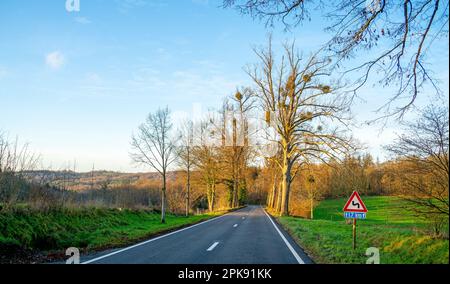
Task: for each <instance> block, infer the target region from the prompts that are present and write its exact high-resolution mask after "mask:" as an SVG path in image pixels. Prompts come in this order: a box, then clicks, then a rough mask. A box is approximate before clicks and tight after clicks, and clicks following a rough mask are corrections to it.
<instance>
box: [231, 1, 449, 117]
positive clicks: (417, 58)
mask: <svg viewBox="0 0 450 284" xmlns="http://www.w3.org/2000/svg"><path fill="white" fill-rule="evenodd" d="M223 5H224V7H235V8H237V9H238V10H239V11H240V12H241V13H243V14H249V15H251V16H252V17H254V18H258V19H262V20H264V21H266V24H267V25H273V24H274V23H275V22H276V21H281V22H282V23H283V24H284V25H285V27H286V28H287V29H289V28H291V27H293V26H298V25H299V24H301V23H303V22H304V21H307V20H311V15H312V11H313V10H314V14H315V15H317V14H318V15H319V16H321V17H324V18H325V19H326V20H327V21H323V22H326V23H327V25H326V26H324V27H323V28H324V29H325V30H326V31H330V32H331V33H332V39H331V40H330V41H329V42H328V43H326V44H325V45H324V47H323V51H324V52H326V53H327V54H330V55H332V56H334V57H335V58H336V62H335V66H336V67H339V66H340V65H343V64H342V63H343V61H346V60H348V59H352V58H355V57H356V58H361V57H362V58H363V63H362V64H360V63H357V65H355V66H353V67H350V68H348V69H346V71H345V72H344V74H347V75H348V77H349V78H352V79H354V78H356V79H355V81H354V82H355V85H354V88H353V91H355V92H356V91H357V90H359V89H360V88H361V87H362V86H363V85H365V84H366V83H367V82H368V79H369V78H370V77H374V76H377V77H376V78H378V80H379V82H380V83H381V84H383V85H396V86H397V91H396V92H395V93H394V94H393V95H392V97H391V98H390V100H389V101H388V102H386V104H385V105H383V106H382V107H381V108H380V109H379V110H384V111H385V113H386V115H387V116H389V115H398V116H399V117H402V115H403V114H404V113H405V112H406V111H407V110H408V109H409V108H410V107H411V106H412V105H413V103H414V102H415V100H416V98H417V96H418V95H419V93H420V91H421V89H422V87H423V86H424V83H426V82H429V83H430V85H431V86H432V87H434V88H435V89H436V91H437V93H438V94H439V93H440V90H439V88H438V86H437V81H436V80H435V78H434V77H433V76H432V73H431V72H430V69H429V67H427V55H428V54H430V53H431V50H432V47H433V46H434V45H435V44H436V43H437V42H439V39H440V38H442V37H444V38H446V37H448V15H449V2H448V1H442V0H404V1H388V0H372V1H365V0H363V1H353V0H338V1H321V0H224V1H223ZM369 51H370V52H369ZM346 66H348V65H347V64H346ZM405 98H406V99H407V101H406V102H405V100H404V99H405ZM394 102H401V104H400V105H398V106H397V107H394V106H393V103H394Z"/></svg>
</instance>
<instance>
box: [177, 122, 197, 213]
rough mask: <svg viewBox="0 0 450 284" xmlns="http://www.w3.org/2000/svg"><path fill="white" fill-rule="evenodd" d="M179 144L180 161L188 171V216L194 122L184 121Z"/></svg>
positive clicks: (188, 209)
mask: <svg viewBox="0 0 450 284" xmlns="http://www.w3.org/2000/svg"><path fill="white" fill-rule="evenodd" d="M179 137H180V139H179V144H180V145H179V146H178V151H177V155H178V158H179V159H178V162H179V165H180V166H181V167H182V168H183V170H185V171H186V217H187V216H189V212H190V208H191V205H190V193H191V171H192V167H193V151H194V123H193V121H192V120H187V121H185V122H184V123H183V125H182V129H181V130H179Z"/></svg>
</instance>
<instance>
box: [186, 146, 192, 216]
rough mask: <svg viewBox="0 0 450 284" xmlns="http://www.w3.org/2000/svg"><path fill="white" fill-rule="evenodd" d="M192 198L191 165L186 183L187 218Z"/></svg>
mask: <svg viewBox="0 0 450 284" xmlns="http://www.w3.org/2000/svg"><path fill="white" fill-rule="evenodd" d="M188 151H189V150H188ZM188 155H189V152H188ZM188 159H190V158H188ZM188 163H189V162H188ZM190 198H191V168H190V165H189V164H188V167H187V183H186V217H189V211H190V208H191V204H190Z"/></svg>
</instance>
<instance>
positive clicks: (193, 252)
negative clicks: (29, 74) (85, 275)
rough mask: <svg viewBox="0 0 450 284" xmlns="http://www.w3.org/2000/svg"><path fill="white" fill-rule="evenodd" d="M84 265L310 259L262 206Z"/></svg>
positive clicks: (295, 261) (87, 260) (293, 261)
mask: <svg viewBox="0 0 450 284" xmlns="http://www.w3.org/2000/svg"><path fill="white" fill-rule="evenodd" d="M82 263H84V264H309V263H312V262H311V260H310V259H309V258H308V256H307V255H306V254H305V253H304V252H303V251H302V249H301V248H300V247H299V246H298V245H297V244H296V243H295V242H294V241H293V240H292V239H291V238H290V236H289V235H288V234H287V233H286V232H285V231H284V230H283V229H282V228H281V227H279V226H278V225H277V224H276V223H275V222H274V221H273V220H272V219H271V218H270V217H269V215H267V213H266V212H265V211H264V209H263V208H262V207H260V206H249V207H246V208H244V209H241V210H238V211H235V212H232V213H229V214H226V215H224V216H221V217H218V218H215V219H212V220H209V221H206V222H203V223H200V224H197V225H194V226H191V227H188V228H185V229H182V230H179V231H175V232H172V233H169V234H166V235H163V236H160V237H157V238H154V239H151V240H148V241H145V242H142V243H139V244H136V245H134V246H131V247H128V248H125V249H120V250H115V251H109V252H105V253H103V254H99V255H95V256H88V257H86V256H85V257H82Z"/></svg>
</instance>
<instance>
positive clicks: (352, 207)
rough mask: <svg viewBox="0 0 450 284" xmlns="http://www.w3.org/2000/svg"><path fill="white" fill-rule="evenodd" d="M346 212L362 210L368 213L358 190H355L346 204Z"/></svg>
mask: <svg viewBox="0 0 450 284" xmlns="http://www.w3.org/2000/svg"><path fill="white" fill-rule="evenodd" d="M344 212H362V213H367V207H366V205H365V204H364V202H363V201H362V199H361V197H360V196H359V194H358V192H356V191H354V192H353V194H352V196H350V198H349V200H348V201H347V203H346V204H345V207H344Z"/></svg>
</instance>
